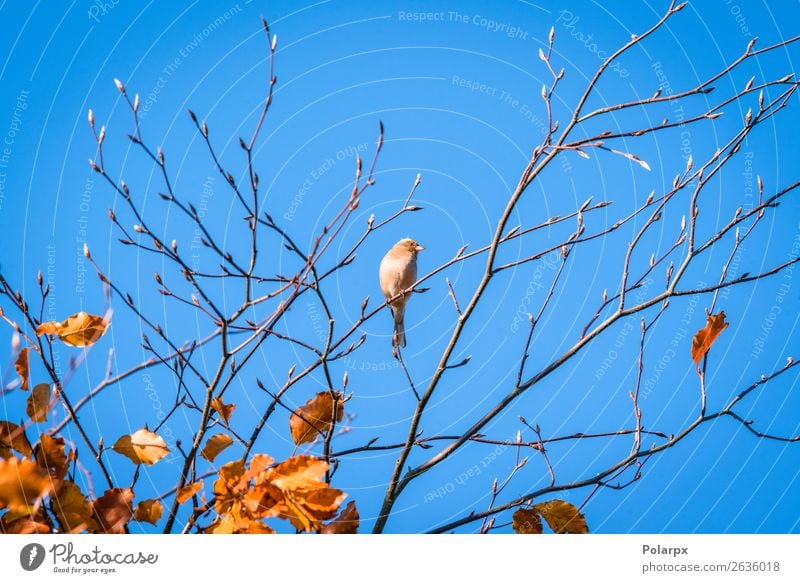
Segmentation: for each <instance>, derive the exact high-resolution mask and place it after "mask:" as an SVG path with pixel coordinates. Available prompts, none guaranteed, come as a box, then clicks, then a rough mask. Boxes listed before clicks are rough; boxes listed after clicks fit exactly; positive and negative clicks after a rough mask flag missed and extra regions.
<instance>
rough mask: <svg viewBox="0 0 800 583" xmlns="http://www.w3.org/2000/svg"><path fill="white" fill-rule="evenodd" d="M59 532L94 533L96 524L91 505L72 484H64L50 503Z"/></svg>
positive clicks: (78, 488) (96, 528)
mask: <svg viewBox="0 0 800 583" xmlns="http://www.w3.org/2000/svg"><path fill="white" fill-rule="evenodd" d="M52 507H53V512H54V513H55V515H56V519H57V520H58V524H59V525H60V526H61V532H62V533H65V534H77V533H80V532H83V531H85V530H88V531H90V532H96V531H97V530H98V527H97V522H95V520H94V513H93V510H92V504H91V503H90V502H89V501H88V500H87V499H86V496H84V495H83V492H81V489H80V487H78V485H77V484H75V483H74V482H69V481H67V482H64V483H63V484H62V486H61V488H60V489H59V490H58V493H57V494H56V495H55V496H54V498H53V502H52Z"/></svg>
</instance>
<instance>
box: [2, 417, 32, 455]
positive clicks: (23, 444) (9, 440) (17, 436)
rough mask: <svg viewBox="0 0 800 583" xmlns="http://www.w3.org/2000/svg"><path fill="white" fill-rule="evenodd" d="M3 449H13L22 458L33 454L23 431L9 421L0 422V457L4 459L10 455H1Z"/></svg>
mask: <svg viewBox="0 0 800 583" xmlns="http://www.w3.org/2000/svg"><path fill="white" fill-rule="evenodd" d="M4 449H5V450H11V449H13V450H14V451H18V452H19V453H21V454H22V455H24V456H30V455H31V453H33V449H32V448H31V442H30V441H28V436H27V435H25V429H24V428H22V427H20V426H19V425H17V424H15V423H11V422H10V421H0V457H1V458H4V459H5V458H8V457H10V456H11V454H10V453H9V454H8V455H3V450H4Z"/></svg>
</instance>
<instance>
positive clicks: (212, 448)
mask: <svg viewBox="0 0 800 583" xmlns="http://www.w3.org/2000/svg"><path fill="white" fill-rule="evenodd" d="M232 443H233V438H232V437H231V436H230V435H226V434H225V433H220V434H218V435H213V436H211V437H209V438H208V441H206V445H205V446H204V447H203V451H201V452H200V455H201V456H202V457H203V458H205V459H207V460H208V461H210V462H213V461H214V460H215V459H216V457H217V456H218V455H219V454H220V453H222V451H223V450H225V449H227V448H228V447H229V446H230V445H231V444H232Z"/></svg>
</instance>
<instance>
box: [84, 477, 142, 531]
mask: <svg viewBox="0 0 800 583" xmlns="http://www.w3.org/2000/svg"><path fill="white" fill-rule="evenodd" d="M131 502H133V490H131V489H130V488H111V489H110V490H106V492H105V494H103V495H102V496H101V497H100V498H98V499H97V500H95V501H94V504H93V508H94V518H95V520H96V521H97V532H100V533H106V534H122V533H124V532H125V525H126V524H128V522H129V521H130V519H131V517H132V516H133V506H132V505H131Z"/></svg>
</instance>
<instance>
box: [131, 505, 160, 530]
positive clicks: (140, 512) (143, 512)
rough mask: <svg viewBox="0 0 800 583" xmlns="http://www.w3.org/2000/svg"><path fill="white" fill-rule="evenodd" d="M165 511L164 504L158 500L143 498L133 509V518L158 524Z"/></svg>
mask: <svg viewBox="0 0 800 583" xmlns="http://www.w3.org/2000/svg"><path fill="white" fill-rule="evenodd" d="M163 513H164V505H163V504H161V502H159V501H158V500H142V501H141V502H139V503H138V504H137V505H136V510H134V511H133V518H134V520H137V521H138V522H149V523H150V524H156V523H157V522H158V521H159V520H161V515H162V514H163Z"/></svg>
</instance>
